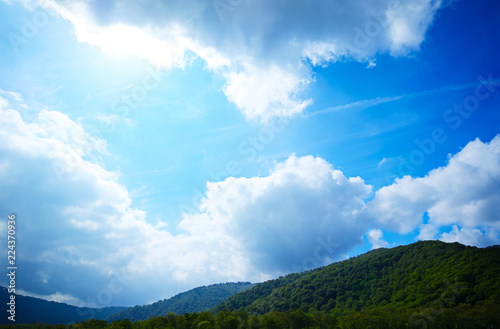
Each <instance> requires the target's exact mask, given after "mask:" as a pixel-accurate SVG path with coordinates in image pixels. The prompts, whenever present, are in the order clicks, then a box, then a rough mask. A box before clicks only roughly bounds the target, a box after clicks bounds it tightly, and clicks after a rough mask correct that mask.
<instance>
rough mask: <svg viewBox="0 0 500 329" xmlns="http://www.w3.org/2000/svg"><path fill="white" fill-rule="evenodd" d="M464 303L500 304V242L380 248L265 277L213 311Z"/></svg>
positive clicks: (334, 309)
mask: <svg viewBox="0 0 500 329" xmlns="http://www.w3.org/2000/svg"><path fill="white" fill-rule="evenodd" d="M436 302H439V303H440V304H442V305H441V306H442V308H443V307H446V308H449V307H455V306H458V305H460V304H467V305H472V306H474V305H476V304H478V303H479V304H480V303H488V302H489V303H493V304H497V305H500V247H499V246H494V247H489V248H476V247H470V246H464V245H461V244H459V243H444V242H440V241H421V242H416V243H413V244H411V245H408V246H400V247H396V248H392V249H385V248H381V249H376V250H373V251H370V252H368V253H366V254H363V255H360V256H358V257H354V258H351V259H348V260H345V261H341V262H338V263H334V264H331V265H328V266H325V267H322V268H319V269H316V270H313V271H309V272H306V273H302V274H291V275H287V276H285V277H280V278H278V279H276V280H271V281H267V282H264V283H262V284H259V285H256V286H255V287H253V288H251V289H249V290H246V291H244V292H242V293H239V294H236V295H234V296H232V297H230V298H228V299H227V300H226V301H224V302H222V303H221V304H219V305H217V306H216V307H215V308H213V309H212V310H211V311H212V313H214V314H216V313H219V312H221V311H223V310H225V309H229V310H231V311H246V312H248V313H249V314H254V315H262V314H265V313H268V312H273V311H279V312H285V311H288V310H302V311H305V312H307V311H311V310H318V311H327V312H333V313H332V314H334V315H335V314H336V315H342V314H346V313H348V312H349V311H365V310H369V309H370V308H380V307H386V309H389V308H390V309H394V310H399V311H409V310H418V309H421V308H425V307H431V306H432V305H434V304H435V303H436Z"/></svg>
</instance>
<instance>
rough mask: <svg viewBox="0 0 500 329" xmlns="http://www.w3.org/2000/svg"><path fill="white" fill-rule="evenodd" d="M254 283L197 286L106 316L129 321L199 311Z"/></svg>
mask: <svg viewBox="0 0 500 329" xmlns="http://www.w3.org/2000/svg"><path fill="white" fill-rule="evenodd" d="M253 286H255V284H253V283H250V282H235V283H233V282H228V283H220V284H214V285H210V286H203V287H198V288H195V289H192V290H189V291H187V292H183V293H180V294H178V295H176V296H174V297H172V298H169V299H164V300H161V301H158V302H156V303H153V304H150V305H144V306H134V307H130V308H127V309H125V310H123V311H121V312H118V313H115V314H112V315H110V316H108V317H107V318H106V320H107V321H108V322H113V321H115V320H124V319H129V320H130V321H139V320H147V319H149V318H151V317H154V316H161V315H165V314H167V313H175V314H184V313H195V312H201V311H205V310H208V309H211V308H213V307H214V306H216V305H217V304H219V303H221V302H222V301H224V300H226V299H227V298H228V297H230V296H233V295H234V294H237V293H239V292H242V291H245V290H247V289H249V288H251V287H253Z"/></svg>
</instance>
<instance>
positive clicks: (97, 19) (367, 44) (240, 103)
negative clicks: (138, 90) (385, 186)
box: [24, 0, 443, 121]
mask: <svg viewBox="0 0 500 329" xmlns="http://www.w3.org/2000/svg"><path fill="white" fill-rule="evenodd" d="M24 2H25V3H31V2H32V1H24ZM37 2H38V3H39V4H40V5H42V6H44V7H46V8H49V9H50V10H52V11H53V12H55V13H56V14H57V15H60V16H61V17H63V18H64V19H67V20H69V21H71V22H72V24H73V25H74V26H75V33H76V36H77V38H78V40H80V41H81V42H87V43H89V44H92V45H96V46H98V47H100V48H101V49H102V50H103V51H106V52H118V53H126V54H133V55H136V56H139V57H141V58H145V59H148V60H150V61H151V62H152V63H153V64H155V65H157V66H162V67H167V68H171V67H184V66H186V65H188V64H189V63H190V62H191V61H192V60H193V58H194V57H199V58H202V59H203V60H204V61H205V62H206V64H207V68H209V69H210V70H213V71H214V72H215V73H217V74H220V75H221V76H222V77H223V78H224V79H225V85H224V87H223V92H224V93H225V94H226V96H227V98H228V100H229V101H230V102H232V103H234V104H235V105H236V106H237V107H238V108H239V109H240V110H241V111H242V113H243V114H244V115H245V117H246V118H248V119H258V120H262V121H267V120H269V119H270V118H272V117H275V116H282V117H283V116H285V117H286V116H291V115H294V114H296V113H300V112H302V111H303V110H304V108H306V107H307V106H308V105H310V104H311V102H312V100H310V99H308V98H307V97H305V98H304V97H303V96H302V95H301V92H302V91H304V88H305V87H307V85H309V84H311V83H313V82H314V77H313V74H312V68H313V67H314V66H327V65H330V64H331V63H334V62H336V61H339V60H356V61H362V62H366V63H367V66H368V67H372V66H374V63H375V62H374V57H375V56H376V54H377V53H384V52H385V53H390V54H391V55H393V56H404V55H406V54H408V53H409V52H411V51H414V50H418V49H419V47H420V45H421V43H422V42H423V41H424V40H425V33H426V31H427V30H428V29H429V27H430V26H431V24H432V22H433V19H434V17H435V15H436V12H437V11H438V9H439V8H440V7H442V6H443V4H442V1H439V0H419V1H414V0H399V1H393V0H389V1H388V0H376V1H370V2H366V1H348V2H345V1H339V0H336V1H314V2H302V1H292V2H290V1H272V2H269V1H262V0H258V1H236V2H229V3H224V4H223V5H221V3H222V1H203V0H197V1H190V2H189V3H186V2H176V1H162V2H152V3H147V2H136V1H129V0H114V1H106V2H105V4H104V3H103V2H100V1H87V0H75V1H68V0H38V1H37Z"/></svg>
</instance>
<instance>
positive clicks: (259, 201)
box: [180, 156, 371, 273]
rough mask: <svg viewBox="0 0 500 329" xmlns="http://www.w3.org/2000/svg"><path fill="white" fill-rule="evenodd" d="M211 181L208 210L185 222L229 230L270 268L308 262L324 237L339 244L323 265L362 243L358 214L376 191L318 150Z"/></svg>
mask: <svg viewBox="0 0 500 329" xmlns="http://www.w3.org/2000/svg"><path fill="white" fill-rule="evenodd" d="M207 187H208V191H207V195H206V198H205V199H204V200H203V201H202V204H201V206H200V210H201V211H202V214H198V215H193V216H189V215H186V216H185V218H184V220H183V221H182V223H181V225H180V227H181V228H183V229H185V230H187V231H189V232H191V233H192V234H195V233H196V232H198V231H200V232H203V231H204V232H207V233H208V234H209V235H212V234H218V233H217V232H225V234H226V235H228V236H231V237H232V238H234V239H235V240H236V241H237V242H238V244H239V247H240V248H242V250H244V252H245V253H246V255H245V256H246V257H248V259H250V261H251V263H252V264H254V265H255V266H257V268H259V269H262V270H264V271H266V272H268V273H269V272H271V273H279V272H286V271H290V270H291V269H292V268H293V267H296V266H300V265H302V263H303V262H304V259H306V258H308V257H309V256H311V255H312V254H313V252H314V250H315V248H316V247H317V246H318V239H323V240H326V239H328V240H329V241H331V242H332V245H333V244H334V245H335V247H332V248H333V249H334V250H331V251H330V252H326V253H322V256H321V257H320V259H317V260H316V261H317V262H318V263H319V264H317V265H323V262H324V261H331V260H332V259H337V258H338V257H339V256H340V255H342V253H344V252H346V251H347V250H349V249H350V248H351V247H352V246H354V245H357V244H359V243H360V242H361V237H362V236H363V233H364V230H365V229H364V223H361V222H359V221H358V218H357V215H358V213H360V212H361V211H362V210H363V207H364V199H365V198H366V197H367V196H368V194H369V193H370V192H371V186H369V185H365V183H364V182H363V180H362V179H361V178H359V177H355V178H352V177H351V178H346V177H345V176H344V175H343V174H342V172H341V171H339V170H335V169H333V168H332V167H331V165H330V164H328V163H327V162H326V161H324V160H323V159H320V158H314V157H312V156H307V157H301V158H297V157H295V156H291V157H290V158H288V159H287V160H286V161H285V162H284V163H281V164H278V165H277V166H276V168H275V169H274V170H273V171H272V172H271V173H270V174H269V176H266V177H253V178H250V179H248V178H228V179H226V180H225V181H223V182H216V183H209V184H208V186H207Z"/></svg>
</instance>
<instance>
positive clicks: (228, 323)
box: [0, 302, 500, 329]
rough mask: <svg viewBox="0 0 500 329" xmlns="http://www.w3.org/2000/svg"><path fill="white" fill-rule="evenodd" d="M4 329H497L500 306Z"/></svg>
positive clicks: (204, 316) (230, 314) (204, 315)
mask: <svg viewBox="0 0 500 329" xmlns="http://www.w3.org/2000/svg"><path fill="white" fill-rule="evenodd" d="M0 328H1V329H174V328H175V329H211V328H212V329H216V328H220V329H246V328H248V329H251V328H255V329H257V328H269V329H280V328H287V329H302V328H332V329H359V328H362V329H372V328H373V329H384V328H387V329H400V328H401V329H434V328H435V329H446V328H450V329H462V328H463V329H496V328H500V305H498V304H494V303H491V302H486V303H482V304H477V305H475V306H472V305H470V304H460V305H459V306H457V307H454V308H442V307H441V306H440V305H437V304H436V305H432V306H430V307H428V308H424V309H421V310H419V311H416V312H415V311H413V312H411V311H401V310H394V309H391V308H389V307H375V308H371V309H368V310H363V311H346V312H345V314H343V315H340V316H335V315H334V314H332V313H331V312H330V313H329V312H322V311H317V310H315V309H312V308H311V309H310V310H309V311H308V312H304V311H302V310H300V309H298V310H289V311H286V312H269V313H266V314H263V315H249V314H248V313H247V312H245V311H230V310H223V311H221V312H219V313H217V314H216V315H212V314H211V313H209V312H206V311H203V312H201V313H186V314H184V315H175V314H173V313H169V314H167V315H166V316H159V317H153V318H151V319H149V320H144V321H136V322H131V321H130V320H128V319H126V320H116V321H114V322H112V323H108V322H107V321H104V320H87V321H83V322H79V323H76V324H72V325H62V324H60V325H45V324H43V323H36V324H35V323H34V324H19V325H15V326H14V325H3V326H1V327H0Z"/></svg>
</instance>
